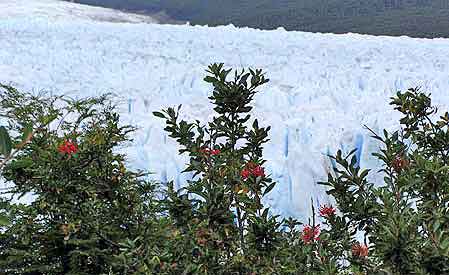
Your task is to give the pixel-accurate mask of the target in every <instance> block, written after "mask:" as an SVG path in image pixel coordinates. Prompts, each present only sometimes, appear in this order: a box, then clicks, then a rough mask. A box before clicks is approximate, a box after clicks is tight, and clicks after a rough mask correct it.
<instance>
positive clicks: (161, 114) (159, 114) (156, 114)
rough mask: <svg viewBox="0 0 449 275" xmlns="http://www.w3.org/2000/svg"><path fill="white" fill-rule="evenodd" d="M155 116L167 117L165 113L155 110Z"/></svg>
mask: <svg viewBox="0 0 449 275" xmlns="http://www.w3.org/2000/svg"><path fill="white" fill-rule="evenodd" d="M153 115H154V116H157V117H160V118H165V115H164V114H163V113H161V112H153Z"/></svg>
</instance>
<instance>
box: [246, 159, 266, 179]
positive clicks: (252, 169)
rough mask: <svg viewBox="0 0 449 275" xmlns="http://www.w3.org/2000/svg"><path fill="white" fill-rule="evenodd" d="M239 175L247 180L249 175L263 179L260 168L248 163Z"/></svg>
mask: <svg viewBox="0 0 449 275" xmlns="http://www.w3.org/2000/svg"><path fill="white" fill-rule="evenodd" d="M240 175H241V176H242V178H243V179H247V178H248V177H249V176H251V175H253V176H255V177H265V170H264V168H263V167H262V166H260V165H257V164H255V163H254V162H248V163H247V164H246V165H245V168H243V170H242V172H240Z"/></svg>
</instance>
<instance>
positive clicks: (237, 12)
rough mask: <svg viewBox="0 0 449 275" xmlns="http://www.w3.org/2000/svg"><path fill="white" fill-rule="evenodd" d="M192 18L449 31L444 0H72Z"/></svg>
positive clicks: (425, 33) (323, 28)
mask: <svg viewBox="0 0 449 275" xmlns="http://www.w3.org/2000/svg"><path fill="white" fill-rule="evenodd" d="M75 2H79V3H85V4H91V5H99V6H105V7H112V8H116V9H123V10H131V11H138V12H145V13H149V14H152V13H154V12H160V11H165V12H166V13H167V14H168V15H169V16H170V17H172V18H173V19H176V20H181V21H190V22H191V23H192V24H201V25H205V24H208V25H210V26H214V25H224V24H231V23H232V24H234V25H236V26H249V27H254V28H261V29H275V28H277V27H284V28H285V29H287V30H302V31H311V32H332V33H347V32H356V33H366V34H375V35H394V36H396V35H408V36H412V37H449V1H446V0H409V1H407V0H371V1H361V0H258V1H254V0H227V1H222V0H126V1H125V0H76V1H75Z"/></svg>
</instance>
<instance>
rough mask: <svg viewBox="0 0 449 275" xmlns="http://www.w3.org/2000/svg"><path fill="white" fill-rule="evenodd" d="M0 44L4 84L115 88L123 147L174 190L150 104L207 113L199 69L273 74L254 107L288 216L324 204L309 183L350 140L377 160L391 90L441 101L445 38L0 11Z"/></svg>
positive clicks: (170, 158)
mask: <svg viewBox="0 0 449 275" xmlns="http://www.w3.org/2000/svg"><path fill="white" fill-rule="evenodd" d="M38 2H42V3H47V2H48V3H49V1H42V0H40V1H38ZM0 3H2V2H1V1H0ZM33 3H34V2H33ZM13 10H14V9H13ZM7 13H9V12H7ZM30 14H34V10H31V11H30ZM55 17H57V20H56V19H55ZM0 45H1V47H0V82H3V83H6V84H12V85H15V86H17V87H19V88H22V89H24V90H28V91H36V92H37V91H40V90H47V91H51V92H53V93H58V94H62V93H64V94H67V95H70V96H73V97H83V96H88V95H98V94H101V93H105V92H113V93H115V95H116V100H117V102H119V108H120V112H121V113H122V115H123V120H124V122H127V123H132V124H134V125H137V126H138V127H140V129H139V131H138V132H137V134H136V135H135V141H134V143H133V144H132V145H131V146H130V147H129V148H127V153H128V154H129V160H130V162H131V163H132V165H133V166H134V167H135V168H139V169H145V170H149V171H152V172H154V173H155V174H154V175H153V177H154V178H155V179H158V180H162V181H167V180H174V181H175V182H176V184H177V185H178V186H181V185H182V184H183V183H184V182H185V180H186V179H187V178H188V177H189V175H188V174H180V171H181V170H183V168H184V163H185V160H186V159H185V158H184V157H181V156H178V155H177V148H176V144H175V143H174V142H173V141H172V140H171V139H169V138H167V136H166V134H165V133H164V132H163V130H162V128H163V121H162V120H160V119H157V118H155V117H153V116H152V115H151V112H152V111H155V110H160V109H161V108H165V107H167V106H173V105H177V104H183V107H182V113H183V115H184V116H185V117H186V118H189V119H201V120H203V119H207V118H211V116H212V112H211V111H212V109H211V105H210V104H209V103H208V99H207V95H208V93H209V92H210V90H211V89H210V86H209V85H208V84H207V83H205V82H203V81H202V78H203V77H204V76H205V69H206V67H207V65H209V64H210V63H213V62H224V63H225V64H226V66H229V67H234V68H242V67H249V66H250V67H253V68H261V69H263V70H264V71H265V72H266V74H267V77H268V78H270V79H271V81H270V82H269V83H268V84H267V85H266V86H265V87H264V88H263V92H262V93H260V94H259V95H258V96H257V97H256V100H255V108H254V112H253V113H254V115H255V116H256V117H258V118H259V121H260V123H261V124H263V125H265V126H267V125H271V126H272V131H271V134H270V137H271V141H270V143H269V144H267V146H266V148H265V156H266V158H267V159H268V162H267V170H268V171H269V172H270V174H271V175H272V177H273V178H274V179H275V180H277V181H278V182H279V185H278V187H277V188H276V189H275V190H274V191H273V192H272V193H271V197H270V199H269V200H268V203H270V204H271V205H272V206H273V207H274V209H276V210H277V211H278V212H279V213H282V214H284V215H292V216H296V217H306V216H307V215H309V214H310V198H313V199H314V200H315V203H317V204H318V203H324V202H327V201H328V200H329V198H328V197H327V196H326V195H325V192H324V189H323V188H322V187H321V186H318V185H317V184H316V182H317V181H320V180H325V179H326V174H327V171H328V170H329V166H330V162H329V160H328V158H327V157H326V154H327V153H334V152H335V151H336V150H337V149H339V148H342V149H343V150H344V151H346V152H348V151H350V150H351V149H353V148H355V147H357V148H359V152H360V165H361V166H362V167H378V165H379V164H378V163H377V162H376V161H375V160H373V158H372V157H370V153H371V152H373V151H374V150H375V149H376V148H377V147H378V144H377V143H376V142H375V141H374V140H373V139H370V138H369V133H368V132H367V131H366V130H364V129H363V125H364V124H366V125H368V126H370V127H371V128H372V129H374V130H375V131H379V130H381V129H383V128H387V129H390V130H394V129H397V128H398V124H397V119H398V117H399V115H398V113H396V112H394V111H393V110H392V108H391V106H389V105H388V101H389V97H390V96H392V95H393V94H394V93H395V92H396V91H397V90H404V89H407V88H409V87H414V86H422V87H423V89H425V90H426V91H428V92H431V93H432V96H433V99H434V102H435V103H436V104H437V105H438V106H440V107H441V108H442V109H449V93H448V91H449V89H448V88H449V78H448V76H449V67H448V66H449V65H448V64H449V40H448V39H433V40H428V39H412V38H408V37H396V38H393V37H374V36H367V35H358V34H345V35H334V34H313V33H304V32H287V31H285V30H282V29H278V30H275V31H260V30H254V29H249V28H235V27H233V26H223V27H215V28H209V27H204V26H188V25H183V26H170V25H157V24H122V23H108V22H93V21H92V20H72V19H71V18H70V19H68V20H66V19H65V18H64V17H58V16H44V17H43V18H41V17H39V18H32V16H27V17H26V18H25V17H15V16H6V18H5V16H4V15H3V17H2V16H0Z"/></svg>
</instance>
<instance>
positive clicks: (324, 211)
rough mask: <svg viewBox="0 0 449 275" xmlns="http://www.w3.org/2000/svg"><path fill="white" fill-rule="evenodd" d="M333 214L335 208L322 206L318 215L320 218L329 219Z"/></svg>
mask: <svg viewBox="0 0 449 275" xmlns="http://www.w3.org/2000/svg"><path fill="white" fill-rule="evenodd" d="M334 214H335V208H333V207H332V206H327V205H323V206H321V207H320V215H321V217H330V216H333V215H334Z"/></svg>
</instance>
